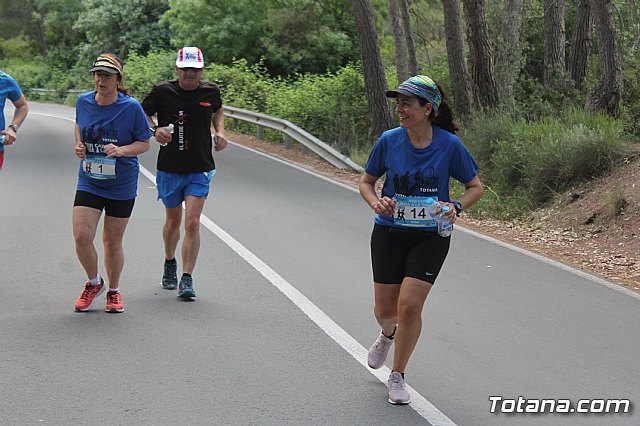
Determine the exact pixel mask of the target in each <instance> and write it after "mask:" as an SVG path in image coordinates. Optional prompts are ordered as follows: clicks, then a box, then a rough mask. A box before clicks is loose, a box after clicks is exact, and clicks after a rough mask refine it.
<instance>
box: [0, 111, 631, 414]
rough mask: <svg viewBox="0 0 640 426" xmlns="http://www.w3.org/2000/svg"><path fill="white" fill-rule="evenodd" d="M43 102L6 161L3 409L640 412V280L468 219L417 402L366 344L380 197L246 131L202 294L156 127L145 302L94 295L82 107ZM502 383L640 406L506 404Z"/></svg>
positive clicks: (131, 283)
mask: <svg viewBox="0 0 640 426" xmlns="http://www.w3.org/2000/svg"><path fill="white" fill-rule="evenodd" d="M30 106H31V113H30V116H29V117H28V119H27V121H26V122H25V125H24V126H23V128H22V129H21V130H20V134H19V137H20V138H19V140H18V142H17V143H16V145H14V146H11V147H7V149H6V155H5V165H4V168H3V170H2V171H1V172H0V258H1V259H2V266H1V267H0V284H1V285H0V318H1V321H0V336H1V342H2V344H1V345H0V384H1V386H0V424H2V425H31V424H37V425H71V424H73V425H81V424H82V425H84V424H87V425H88V424H92V425H96V424H123V425H173V424H179V425H211V424H234V425H235V424H267V425H271V424H300V425H309V424H341V425H342V424H344V425H382V424H403V425H405V424H406V425H413V424H427V423H431V424H434V425H446V424H449V425H451V424H458V425H484V424H487V425H494V424H496V425H602V424H611V425H637V424H640V412H639V411H638V409H637V408H636V407H635V406H636V405H637V404H639V403H640V367H639V363H638V354H639V353H640V327H638V324H639V323H640V309H639V308H640V298H639V297H638V296H637V295H634V294H633V293H630V292H628V291H624V290H619V289H617V287H615V286H614V285H612V284H610V283H606V282H603V281H601V280H598V279H595V278H592V277H589V276H587V275H585V274H583V273H578V272H576V271H574V270H572V269H570V268H567V267H563V266H561V265H559V264H557V263H555V262H552V261H548V260H546V259H543V258H541V257H539V256H534V255H531V254H529V253H527V252H524V251H522V250H517V249H514V248H513V247H510V246H508V245H505V244H500V243H497V242H495V241H493V240H491V239H488V238H485V237H482V236H480V235H478V234H475V233H473V232H469V231H465V230H462V229H458V230H456V231H455V233H454V236H453V242H452V248H451V252H450V254H449V257H448V259H447V262H446V263H445V267H444V270H443V272H442V274H441V276H440V278H439V280H438V282H437V284H436V286H435V287H434V289H433V290H432V293H431V295H430V296H429V299H428V301H427V305H426V309H425V313H424V328H423V335H422V338H421V340H420V341H419V342H418V347H417V348H416V352H415V353H414V356H413V357H412V360H411V362H410V364H409V368H408V370H407V381H408V383H409V385H410V386H411V388H412V397H413V402H412V404H411V405H410V406H408V407H396V406H391V405H390V404H388V403H387V402H386V388H385V386H384V384H383V383H382V381H386V377H387V376H388V373H389V370H388V368H386V367H385V368H384V369H383V370H380V371H379V372H375V374H372V372H371V370H369V369H368V368H367V367H366V360H365V357H366V350H367V349H368V347H369V346H370V344H371V343H372V342H373V340H374V339H375V338H376V336H377V334H378V332H379V330H378V328H377V325H376V323H375V320H374V318H373V315H372V286H371V271H370V262H369V248H368V240H369V234H370V230H371V226H372V220H373V216H372V213H371V211H370V210H369V209H368V208H367V207H366V206H365V205H364V203H363V202H362V200H361V199H360V197H359V195H358V194H357V193H355V192H354V191H353V190H351V189H349V188H346V187H344V186H341V185H338V184H335V183H331V182H329V181H327V180H326V179H322V178H319V177H318V176H315V175H312V174H309V173H308V172H304V171H301V170H299V169H297V168H295V167H291V166H290V165H287V164H285V163H283V162H280V161H277V160H275V159H272V158H268V157H266V156H264V155H261V154H258V153H255V152H252V151H250V150H247V149H245V148H243V147H240V146H237V145H231V146H230V147H229V148H228V149H227V150H225V151H223V152H221V153H218V154H216V161H217V164H218V173H217V174H216V176H215V178H214V184H213V188H212V194H211V196H210V198H209V200H208V201H207V204H206V207H205V211H204V217H203V223H202V236H203V237H202V245H201V250H200V257H199V259H198V264H197V267H196V271H195V273H194V280H195V289H196V291H197V293H198V297H197V299H196V301H195V302H191V303H190V302H183V301H181V300H179V299H178V298H177V297H176V294H175V292H170V291H166V290H163V289H162V288H161V286H160V284H159V282H160V278H161V274H162V262H163V249H162V238H161V229H162V224H163V221H164V211H163V207H162V204H161V203H160V202H158V201H156V192H155V187H154V184H153V175H154V174H155V158H156V154H157V146H154V147H153V148H152V150H151V151H149V152H148V153H146V154H143V156H141V164H142V166H143V170H142V173H141V175H140V179H139V191H138V198H137V201H136V206H135V209H134V212H133V216H132V218H131V221H130V223H129V226H128V228H127V232H126V234H125V251H126V256H127V260H126V264H125V269H124V273H123V276H122V282H121V290H122V292H123V298H124V302H125V306H126V311H125V313H123V314H120V315H114V314H107V313H105V312H103V306H102V304H99V305H98V308H99V309H97V310H95V311H92V312H88V313H75V312H74V310H73V302H74V300H75V298H76V297H77V295H78V294H79V293H80V291H81V290H82V282H83V280H84V276H83V271H82V269H81V267H80V265H79V263H78V261H77V259H76V256H75V250H74V244H73V238H72V234H71V205H72V202H73V195H74V192H75V182H76V172H77V158H76V157H75V156H74V154H73V147H74V142H73V117H74V111H73V109H71V108H67V107H62V106H56V105H46V104H37V103H31V104H30ZM11 114H12V111H11V110H9V111H8V112H7V117H8V118H9V119H10V117H11ZM96 241H97V242H98V248H99V250H100V252H101V247H100V244H99V242H100V236H98V237H97V238H96ZM101 271H103V268H102V267H101ZM387 365H390V363H389V362H388V363H387ZM381 379H382V381H381ZM494 396H501V397H503V398H504V399H508V400H517V399H518V397H520V396H521V397H523V398H526V399H528V400H532V399H536V398H537V399H551V398H555V399H566V400H570V401H571V402H572V403H574V404H575V403H576V402H577V401H578V400H580V399H587V398H588V399H595V400H600V399H603V400H606V399H613V398H615V399H630V400H631V404H632V409H631V413H627V414H579V413H569V414H559V413H551V414H550V413H547V414H533V413H512V414H507V413H491V412H490V408H491V401H490V399H489V398H490V397H494ZM505 407H506V408H507V409H509V408H510V406H509V403H507V405H506V406H505ZM594 407H595V408H599V404H598V403H596V404H595V405H594Z"/></svg>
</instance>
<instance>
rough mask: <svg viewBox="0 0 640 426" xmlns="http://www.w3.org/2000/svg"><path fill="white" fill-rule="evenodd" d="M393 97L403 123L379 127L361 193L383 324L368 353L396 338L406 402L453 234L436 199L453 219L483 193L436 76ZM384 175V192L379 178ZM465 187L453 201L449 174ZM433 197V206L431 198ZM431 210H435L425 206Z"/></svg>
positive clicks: (393, 393)
mask: <svg viewBox="0 0 640 426" xmlns="http://www.w3.org/2000/svg"><path fill="white" fill-rule="evenodd" d="M387 97H389V98H397V101H398V104H397V106H396V113H397V114H398V118H399V119H400V127H398V128H395V129H391V130H389V131H386V132H384V133H383V134H382V136H381V137H380V139H379V140H378V142H377V143H376V144H375V146H374V148H373V150H372V152H371V154H370V156H369V160H368V161H367V165H366V167H365V173H364V174H363V175H362V178H361V179H360V184H359V188H360V194H361V195H362V198H364V200H365V201H366V202H367V204H368V205H369V206H370V207H371V209H372V210H373V211H374V212H375V213H376V214H377V216H376V217H375V220H374V228H373V232H372V234H371V261H372V266H373V281H374V284H373V285H374V293H375V306H374V314H375V317H376V320H377V321H378V324H379V325H380V327H381V328H382V331H381V333H380V335H379V336H378V338H377V339H376V341H375V342H374V344H373V345H372V346H371V349H370V350H369V354H368V364H369V367H371V368H373V369H378V368H380V367H382V365H383V364H384V362H385V360H386V359H387V355H388V353H389V350H390V348H391V346H392V344H393V342H395V349H394V357H393V369H392V372H391V375H390V376H389V381H388V387H389V389H388V395H389V402H390V403H392V404H408V403H409V402H410V397H409V392H408V391H407V388H406V384H405V381H404V372H405V368H406V366H407V363H408V362H409V358H410V356H411V354H412V352H413V350H414V348H415V346H416V343H417V342H418V338H419V337H420V333H421V330H422V310H423V307H424V302H425V301H426V299H427V295H428V294H429V290H431V287H432V286H433V284H434V282H435V280H436V278H437V277H438V273H439V272H440V269H441V268H442V265H443V263H444V260H445V258H446V256H447V253H448V251H449V242H450V240H451V237H450V236H447V237H441V236H440V235H438V232H437V225H436V220H435V217H434V216H432V214H438V213H440V211H441V210H440V207H444V206H445V205H447V206H449V210H448V211H447V212H446V213H443V214H444V215H445V216H446V217H447V220H448V221H449V222H450V223H453V222H454V221H455V219H456V216H457V215H459V214H460V212H461V211H462V210H463V209H466V208H469V207H470V206H471V205H473V204H474V203H475V202H476V201H478V200H479V199H480V197H481V196H482V192H483V189H482V183H481V182H480V179H478V176H477V170H478V167H477V165H476V163H475V161H474V160H473V158H472V157H471V155H470V154H469V153H468V152H467V150H466V149H465V147H464V145H462V142H461V141H460V139H459V138H458V137H457V136H456V135H455V131H456V130H457V128H456V125H455V124H454V122H453V116H452V113H451V109H450V108H449V107H448V105H447V104H446V102H445V101H444V99H443V97H444V93H443V91H442V88H441V87H440V86H439V84H437V83H435V82H434V81H433V80H431V79H430V78H429V77H427V76H424V75H418V76H415V77H411V78H410V79H408V80H406V81H405V82H403V83H402V84H401V85H400V86H399V87H398V89H397V90H390V91H388V92H387ZM383 175H386V179H385V181H384V185H383V187H382V194H381V196H378V195H377V194H376V191H375V183H376V181H377V180H378V179H379V178H380V177H382V176H383ZM451 177H453V178H454V179H456V180H458V181H460V182H462V183H463V184H464V186H465V192H464V194H462V196H460V197H459V198H458V200H456V201H453V202H451V199H450V195H449V179H450V178H451ZM434 201H435V202H436V203H437V204H436V205H437V206H438V207H436V209H437V210H436V211H431V208H430V205H433V204H434ZM430 213H432V214H430Z"/></svg>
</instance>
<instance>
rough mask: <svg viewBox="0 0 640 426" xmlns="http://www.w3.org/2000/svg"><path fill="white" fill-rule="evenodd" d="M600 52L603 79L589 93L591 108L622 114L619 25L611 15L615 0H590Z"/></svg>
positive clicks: (591, 109) (588, 108)
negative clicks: (617, 25) (617, 28)
mask: <svg viewBox="0 0 640 426" xmlns="http://www.w3.org/2000/svg"><path fill="white" fill-rule="evenodd" d="M590 1H591V11H592V14H593V20H594V23H595V27H596V35H597V40H598V52H599V53H600V68H601V69H602V75H601V77H600V82H599V83H598V85H597V86H596V87H594V88H593V90H592V91H591V92H590V93H589V95H588V96H587V103H586V108H587V110H588V111H601V112H605V113H607V114H609V115H613V116H616V115H618V107H619V106H620V100H621V98H622V90H623V87H624V81H623V78H622V64H621V61H620V52H619V51H618V45H617V43H616V27H615V25H614V23H613V17H612V16H611V0H590Z"/></svg>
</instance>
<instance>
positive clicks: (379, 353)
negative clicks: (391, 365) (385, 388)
mask: <svg viewBox="0 0 640 426" xmlns="http://www.w3.org/2000/svg"><path fill="white" fill-rule="evenodd" d="M392 344H393V340H392V339H389V338H388V337H386V336H385V335H384V334H382V332H380V336H378V339H377V340H376V341H375V342H373V346H371V349H369V355H368V356H367V362H368V363H369V367H371V368H373V369H374V370H377V369H378V368H380V367H382V366H383V365H384V362H385V361H386V360H387V355H389V349H391V345H392Z"/></svg>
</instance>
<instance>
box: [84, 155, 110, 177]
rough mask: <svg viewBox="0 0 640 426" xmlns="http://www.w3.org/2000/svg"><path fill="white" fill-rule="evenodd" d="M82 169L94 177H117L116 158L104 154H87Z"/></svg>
mask: <svg viewBox="0 0 640 426" xmlns="http://www.w3.org/2000/svg"><path fill="white" fill-rule="evenodd" d="M82 170H83V171H84V172H85V174H86V175H87V176H89V177H90V178H93V179H115V178H116V159H115V157H114V158H107V157H104V156H102V155H87V158H85V159H84V160H83V161H82Z"/></svg>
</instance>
